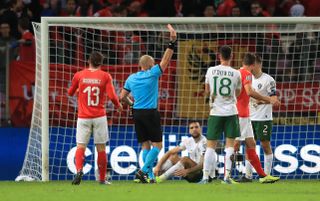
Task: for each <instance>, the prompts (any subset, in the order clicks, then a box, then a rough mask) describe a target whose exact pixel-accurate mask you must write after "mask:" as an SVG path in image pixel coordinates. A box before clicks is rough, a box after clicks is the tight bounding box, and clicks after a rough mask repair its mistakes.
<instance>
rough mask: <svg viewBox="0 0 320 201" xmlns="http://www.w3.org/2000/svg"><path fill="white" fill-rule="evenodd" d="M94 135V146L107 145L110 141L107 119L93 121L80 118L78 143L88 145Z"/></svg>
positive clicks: (101, 118)
mask: <svg viewBox="0 0 320 201" xmlns="http://www.w3.org/2000/svg"><path fill="white" fill-rule="evenodd" d="M92 133H93V140H94V144H105V143H106V142H108V140H109V130H108V122H107V117H106V116H103V117H98V118H93V119H83V118H78V121H77V134H76V140H77V143H81V144H88V142H89V139H90V136H91V134H92Z"/></svg>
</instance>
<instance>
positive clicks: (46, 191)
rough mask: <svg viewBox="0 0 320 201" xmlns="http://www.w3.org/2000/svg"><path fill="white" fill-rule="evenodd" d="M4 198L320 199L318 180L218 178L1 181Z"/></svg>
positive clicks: (26, 200)
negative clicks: (147, 181)
mask: <svg viewBox="0 0 320 201" xmlns="http://www.w3.org/2000/svg"><path fill="white" fill-rule="evenodd" d="M0 200H1V201H2V200H3V201H11V200H12V201H13V200H14V201H36V200H44V201H50V200H59V201H73V200H74V201H82V200H83V201H95V200H99V201H103V200H105V201H122V200H129V201H143V200H148V201H167V200H170V201H178V200H183V201H188V200H190V201H191V200H192V201H209V200H212V201H224V200H227V201H231V200H236V201H251V200H254V201H264V200H266V201H286V200H288V201H319V200H320V181H319V180H311V181H308V180H302V181H301V180H290V181H288V180H281V181H280V182H278V183H275V184H260V183H258V182H254V183H250V184H239V185H223V184H220V183H219V182H218V181H215V182H214V183H212V184H207V185H198V184H189V183H187V182H185V181H168V182H165V183H161V184H152V185H151V184H135V183H133V182H128V181H127V182H121V181H118V182H113V185H111V186H105V185H104V186H103V185H99V184H98V183H96V182H93V181H83V182H82V183H81V185H79V186H72V185H71V182H70V181H69V182H61V181H57V182H55V181H53V182H47V183H42V182H30V183H29V182H21V183H17V182H0Z"/></svg>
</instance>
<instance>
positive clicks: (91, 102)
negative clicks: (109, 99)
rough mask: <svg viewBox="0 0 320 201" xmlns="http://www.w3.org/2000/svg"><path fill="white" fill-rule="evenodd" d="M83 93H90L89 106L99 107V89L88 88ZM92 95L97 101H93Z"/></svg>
mask: <svg viewBox="0 0 320 201" xmlns="http://www.w3.org/2000/svg"><path fill="white" fill-rule="evenodd" d="M83 93H88V106H97V105H99V94H100V89H99V87H91V86H88V87H86V88H85V89H84V90H83ZM91 93H92V95H93V96H94V97H95V100H91Z"/></svg>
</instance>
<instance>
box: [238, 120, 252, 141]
mask: <svg viewBox="0 0 320 201" xmlns="http://www.w3.org/2000/svg"><path fill="white" fill-rule="evenodd" d="M239 125H240V133H241V135H240V137H237V138H236V140H239V141H244V140H245V139H246V138H250V137H252V138H254V135H253V129H252V124H251V120H250V118H249V117H248V118H241V117H239Z"/></svg>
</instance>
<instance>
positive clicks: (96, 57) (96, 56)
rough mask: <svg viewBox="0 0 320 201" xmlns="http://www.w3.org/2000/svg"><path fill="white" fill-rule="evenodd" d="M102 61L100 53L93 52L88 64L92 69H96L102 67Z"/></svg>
mask: <svg viewBox="0 0 320 201" xmlns="http://www.w3.org/2000/svg"><path fill="white" fill-rule="evenodd" d="M103 59H104V57H103V55H102V54H101V53H100V52H95V51H93V52H91V54H90V57H89V62H90V64H91V65H92V66H93V67H95V68H98V67H99V66H101V65H102V62H103Z"/></svg>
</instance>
